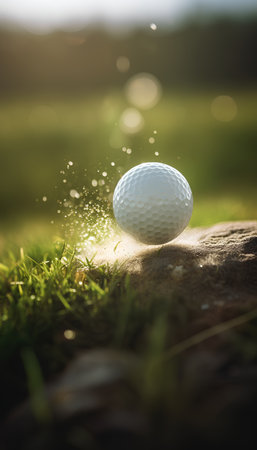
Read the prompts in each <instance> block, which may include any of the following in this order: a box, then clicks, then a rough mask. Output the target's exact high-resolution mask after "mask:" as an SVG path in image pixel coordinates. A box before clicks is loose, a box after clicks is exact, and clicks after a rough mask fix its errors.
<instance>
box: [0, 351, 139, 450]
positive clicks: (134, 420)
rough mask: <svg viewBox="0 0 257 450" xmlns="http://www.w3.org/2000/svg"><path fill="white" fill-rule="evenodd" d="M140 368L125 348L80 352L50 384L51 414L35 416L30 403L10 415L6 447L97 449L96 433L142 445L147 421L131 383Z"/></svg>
mask: <svg viewBox="0 0 257 450" xmlns="http://www.w3.org/2000/svg"><path fill="white" fill-rule="evenodd" d="M137 367H138V360H137V359H136V357H135V356H132V355H131V354H129V353H126V352H123V353H121V352H117V351H111V350H95V351H88V352H85V353H82V354H81V355H80V356H78V357H77V358H75V359H74V360H73V361H72V363H71V364H70V365H69V366H68V367H67V369H66V370H65V371H64V373H63V374H62V375H61V376H60V377H59V378H58V379H57V380H56V381H55V382H53V383H51V384H49V385H48V386H47V388H46V392H45V393H44V398H45V399H46V404H47V408H48V413H49V414H48V417H41V418H40V417H36V416H37V414H35V410H33V406H32V404H31V403H30V401H26V402H25V403H24V404H23V405H22V406H21V407H19V408H18V409H16V410H15V411H14V412H13V413H12V414H11V416H10V417H9V418H8V420H7V422H6V424H5V426H4V429H3V431H2V436H1V442H2V443H3V442H5V446H6V447H4V448H6V449H13V450H14V449H17V448H19V449H24V450H25V449H26V450H28V449H30V448H31V449H35V448H36V449H37V450H45V448H48V449H54V450H56V449H59V448H60V449H63V448H98V447H95V446H96V445H97V443H96V442H95V440H94V436H96V435H97V437H98V440H101V438H102V437H103V438H104V439H105V440H107V441H108V439H110V437H111V436H112V434H113V433H115V435H116V437H117V443H118V442H119V439H118V437H119V435H120V436H121V437H122V439H123V440H124V439H125V443H126V442H127V443H126V445H127V446H128V447H127V446H125V447H123V448H131V446H132V447H133V445H134V443H135V442H134V441H136V442H137V443H140V439H141V437H142V435H143V434H145V432H146V429H147V421H146V418H145V416H144V414H143V413H142V411H141V409H140V405H139V401H138V396H137V392H136V391H135V387H134V385H133V383H132V382H131V378H132V375H133V376H134V374H135V371H136V370H137ZM128 399H129V401H128ZM53 424H54V426H53ZM98 444H99V442H98ZM120 444H121V443H120ZM66 446H67V447H66ZM115 448H116V447H115Z"/></svg>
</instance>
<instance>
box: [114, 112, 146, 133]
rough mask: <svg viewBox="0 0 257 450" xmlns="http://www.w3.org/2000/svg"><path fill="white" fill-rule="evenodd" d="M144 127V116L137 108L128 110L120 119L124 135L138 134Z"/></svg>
mask: <svg viewBox="0 0 257 450" xmlns="http://www.w3.org/2000/svg"><path fill="white" fill-rule="evenodd" d="M143 126H144V119H143V116H142V114H141V113H140V112H139V111H138V110H137V109H135V108H127V109H125V111H123V113H122V115H121V117H120V129H121V130H122V131H123V132H124V133H128V134H133V133H138V131H140V130H141V129H142V128H143Z"/></svg>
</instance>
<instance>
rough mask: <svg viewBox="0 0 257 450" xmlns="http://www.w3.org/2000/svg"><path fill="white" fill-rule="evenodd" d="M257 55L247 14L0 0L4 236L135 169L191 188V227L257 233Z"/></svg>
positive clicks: (223, 6)
mask: <svg viewBox="0 0 257 450" xmlns="http://www.w3.org/2000/svg"><path fill="white" fill-rule="evenodd" d="M256 44H257V7H256V2H255V1H254V0H245V1H244V2H240V1H237V0H227V1H226V2H224V1H221V0H209V1H208V0H205V1H204V0H202V1H200V0H199V1H196V0H183V1H182V0H169V1H168V0H159V1H158V2H156V1H152V0H141V1H140V2H138V1H136V0H130V2H127V3H126V2H117V1H116V0H92V1H91V0H88V1H86V2H85V1H83V0H72V1H70V0H56V1H55V2H52V1H51V2H50V0H44V1H37V2H34V1H33V0H2V1H1V4H0V62H1V63H0V64H1V68H0V151H1V166H2V171H1V177H0V203H1V227H2V230H6V229H7V227H8V230H9V229H10V227H19V226H21V224H24V223H27V222H32V223H33V222H34V221H39V222H40V223H44V224H49V225H50V226H51V225H55V224H56V223H59V222H62V221H63V220H64V216H65V214H64V213H63V211H64V210H65V208H66V207H71V205H72V204H74V202H75V203H76V202H79V201H81V199H83V201H86V200H84V198H85V197H83V195H84V194H85V192H86V193H87V196H88V195H89V193H90V198H91V197H92V198H93V199H98V201H99V198H103V199H105V200H106V201H107V202H111V198H112V197H111V196H112V192H113V188H114V186H115V183H116V182H117V181H118V179H119V177H120V176H121V174H123V173H124V172H125V171H127V170H128V169H129V168H130V167H132V166H134V165H136V164H139V163H141V162H143V161H160V162H165V163H168V164H171V165H173V166H175V167H176V168H177V169H178V170H180V171H181V172H182V173H183V174H184V175H185V176H186V178H187V179H188V181H189V183H190V185H191V187H192V191H193V194H194V200H195V208H194V213H193V217H192V221H191V225H192V226H194V225H208V224H211V223H214V222H217V221H222V220H234V219H257V208H256V194H257V186H256V163H257V59H256V53H255V52H256V50H255V49H256ZM82 194H83V195H82ZM87 198H88V197H87ZM71 202H73V203H71ZM84 214H86V212H85V213H84Z"/></svg>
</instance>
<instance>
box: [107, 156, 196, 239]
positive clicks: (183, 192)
mask: <svg viewBox="0 0 257 450" xmlns="http://www.w3.org/2000/svg"><path fill="white" fill-rule="evenodd" d="M192 209H193V196H192V192H191V189H190V186H189V184H188V182H187V180H186V179H185V177H184V176H183V175H182V174H181V173H180V172H179V171H178V170H176V169H174V167H171V166H169V165H167V164H162V163H157V162H148V163H143V164H139V165H138V166H135V167H133V168H132V169H130V170H129V171H128V172H126V173H125V175H123V177H122V178H121V179H120V181H119V182H118V184H117V186H116V188H115V190H114V195H113V211H114V216H115V218H116V220H117V222H118V224H119V226H120V227H121V228H122V229H123V230H124V231H126V232H127V233H129V234H131V235H132V236H133V237H134V238H136V239H137V240H139V241H141V242H143V243H145V244H153V245H158V244H164V243H165V242H169V241H171V240H172V239H174V238H175V237H176V236H178V235H179V234H180V233H181V232H182V231H183V230H184V228H185V227H186V226H187V224H188V222H189V220H190V217H191V215H192Z"/></svg>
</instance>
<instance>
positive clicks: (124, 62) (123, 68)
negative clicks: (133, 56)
mask: <svg viewBox="0 0 257 450" xmlns="http://www.w3.org/2000/svg"><path fill="white" fill-rule="evenodd" d="M116 67H117V69H118V71H119V72H121V73H125V72H127V71H128V70H129V68H130V61H129V59H128V58H127V57H126V56H119V58H118V59H117V61H116Z"/></svg>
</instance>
